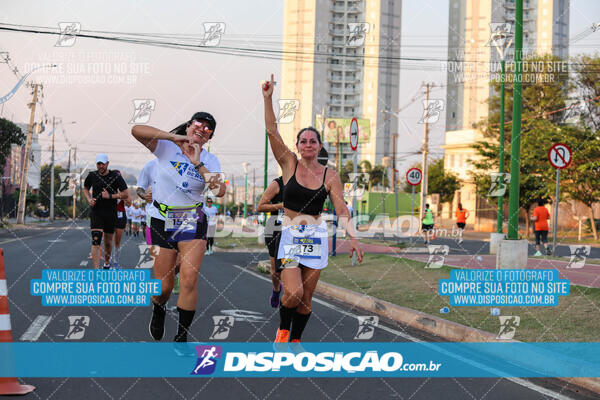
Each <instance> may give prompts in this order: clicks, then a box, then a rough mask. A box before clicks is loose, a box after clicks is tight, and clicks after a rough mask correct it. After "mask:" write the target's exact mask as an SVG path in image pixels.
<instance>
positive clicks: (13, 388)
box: [0, 249, 35, 395]
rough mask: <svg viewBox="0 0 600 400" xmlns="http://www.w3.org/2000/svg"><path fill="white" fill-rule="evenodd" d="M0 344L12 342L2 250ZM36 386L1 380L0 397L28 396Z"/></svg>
mask: <svg viewBox="0 0 600 400" xmlns="http://www.w3.org/2000/svg"><path fill="white" fill-rule="evenodd" d="M0 342H9V343H10V342H12V332H11V329H10V313H9V312H8V286H7V285H6V273H5V272H4V250H2V249H0ZM34 389H35V386H31V385H21V384H20V383H19V381H17V378H0V395H2V394H27V393H29V392H32V391H33V390H34Z"/></svg>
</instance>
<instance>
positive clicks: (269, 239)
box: [265, 231, 281, 258]
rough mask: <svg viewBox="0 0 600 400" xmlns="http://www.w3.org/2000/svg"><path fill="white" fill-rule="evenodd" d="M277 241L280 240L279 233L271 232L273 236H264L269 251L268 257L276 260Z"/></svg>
mask: <svg viewBox="0 0 600 400" xmlns="http://www.w3.org/2000/svg"><path fill="white" fill-rule="evenodd" d="M279 239H281V231H279V232H273V236H265V244H266V245H267V248H268V249H269V257H273V258H277V251H278V250H279Z"/></svg>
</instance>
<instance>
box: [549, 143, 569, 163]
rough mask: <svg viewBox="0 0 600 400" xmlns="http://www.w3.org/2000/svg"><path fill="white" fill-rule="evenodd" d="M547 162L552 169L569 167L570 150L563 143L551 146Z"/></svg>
mask: <svg viewBox="0 0 600 400" xmlns="http://www.w3.org/2000/svg"><path fill="white" fill-rule="evenodd" d="M548 160H549V161H550V164H552V166H553V167H554V168H557V169H563V168H567V167H568V166H569V165H571V149H570V148H569V146H567V145H566V144H563V143H556V144H553V145H552V147H550V150H548Z"/></svg>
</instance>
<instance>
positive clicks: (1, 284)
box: [0, 279, 8, 296]
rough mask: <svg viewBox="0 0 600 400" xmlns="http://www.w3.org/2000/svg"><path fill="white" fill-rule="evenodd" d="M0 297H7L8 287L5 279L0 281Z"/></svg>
mask: <svg viewBox="0 0 600 400" xmlns="http://www.w3.org/2000/svg"><path fill="white" fill-rule="evenodd" d="M0 296H8V287H7V286H6V279H0Z"/></svg>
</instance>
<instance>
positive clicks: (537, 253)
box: [533, 251, 542, 257]
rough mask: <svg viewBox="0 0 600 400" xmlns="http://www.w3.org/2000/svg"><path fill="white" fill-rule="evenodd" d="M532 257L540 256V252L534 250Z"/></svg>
mask: <svg viewBox="0 0 600 400" xmlns="http://www.w3.org/2000/svg"><path fill="white" fill-rule="evenodd" d="M533 256H534V257H541V256H542V253H540V252H539V251H536V252H535V254H534V255H533Z"/></svg>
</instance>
